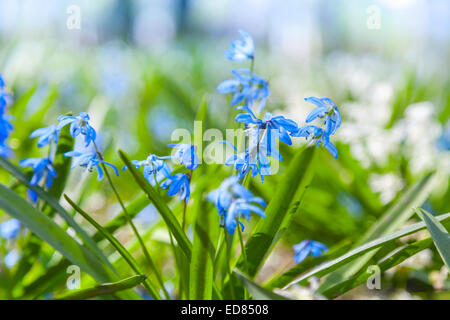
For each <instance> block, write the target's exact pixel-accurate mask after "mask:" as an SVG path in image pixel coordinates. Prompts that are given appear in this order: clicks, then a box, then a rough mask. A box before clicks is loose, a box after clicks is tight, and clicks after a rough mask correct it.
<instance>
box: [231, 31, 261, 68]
mask: <svg viewBox="0 0 450 320" xmlns="http://www.w3.org/2000/svg"><path fill="white" fill-rule="evenodd" d="M238 32H239V34H240V35H241V37H242V40H241V39H235V40H232V41H231V49H229V50H227V51H226V52H225V56H226V57H227V58H228V59H229V60H231V61H234V62H242V61H246V60H249V59H253V58H254V55H255V45H254V43H253V38H252V36H251V35H249V34H248V33H247V32H245V31H243V30H239V31H238Z"/></svg>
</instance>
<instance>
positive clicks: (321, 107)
mask: <svg viewBox="0 0 450 320" xmlns="http://www.w3.org/2000/svg"><path fill="white" fill-rule="evenodd" d="M305 101H306V102H310V103H312V104H315V105H316V106H317V107H316V108H315V109H314V110H313V111H312V112H311V113H310V114H309V115H308V117H307V118H306V123H310V122H312V121H314V120H315V119H316V118H321V119H322V120H323V122H324V126H325V131H326V133H327V134H328V135H332V134H335V133H336V130H337V129H338V128H339V127H340V125H341V114H340V113H339V109H338V108H337V106H336V104H335V103H334V102H333V101H332V100H331V99H330V98H327V97H324V98H316V97H309V98H305Z"/></svg>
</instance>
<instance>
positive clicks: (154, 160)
mask: <svg viewBox="0 0 450 320" xmlns="http://www.w3.org/2000/svg"><path fill="white" fill-rule="evenodd" d="M131 163H132V164H134V165H135V166H136V168H137V169H139V168H140V167H141V166H144V177H145V179H147V181H148V182H149V183H150V184H151V185H152V186H154V185H155V184H156V183H159V182H161V181H162V180H163V179H164V178H169V177H170V173H171V170H170V167H169V166H168V165H167V163H165V162H164V161H163V160H161V157H158V156H156V155H154V154H150V155H149V156H148V157H147V159H146V160H142V161H139V160H133V161H131ZM125 169H126V166H125V167H124V170H125ZM155 179H156V180H155Z"/></svg>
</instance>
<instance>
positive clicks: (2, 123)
mask: <svg viewBox="0 0 450 320" xmlns="http://www.w3.org/2000/svg"><path fill="white" fill-rule="evenodd" d="M10 120H11V117H10V116H8V115H3V114H0V142H4V141H5V140H6V139H7V138H8V137H9V134H10V132H11V131H12V130H13V129H14V127H13V125H12V124H11V122H10Z"/></svg>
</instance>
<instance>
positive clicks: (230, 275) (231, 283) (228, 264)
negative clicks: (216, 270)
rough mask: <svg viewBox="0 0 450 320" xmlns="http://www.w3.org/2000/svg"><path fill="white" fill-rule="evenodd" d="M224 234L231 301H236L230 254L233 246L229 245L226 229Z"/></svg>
mask: <svg viewBox="0 0 450 320" xmlns="http://www.w3.org/2000/svg"><path fill="white" fill-rule="evenodd" d="M223 232H224V235H225V243H226V246H227V257H226V261H225V264H226V266H227V272H228V277H229V278H230V286H231V299H232V300H235V299H236V295H235V292H234V284H233V276H232V273H231V268H230V261H231V253H230V251H231V246H229V245H228V232H227V230H226V228H223Z"/></svg>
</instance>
